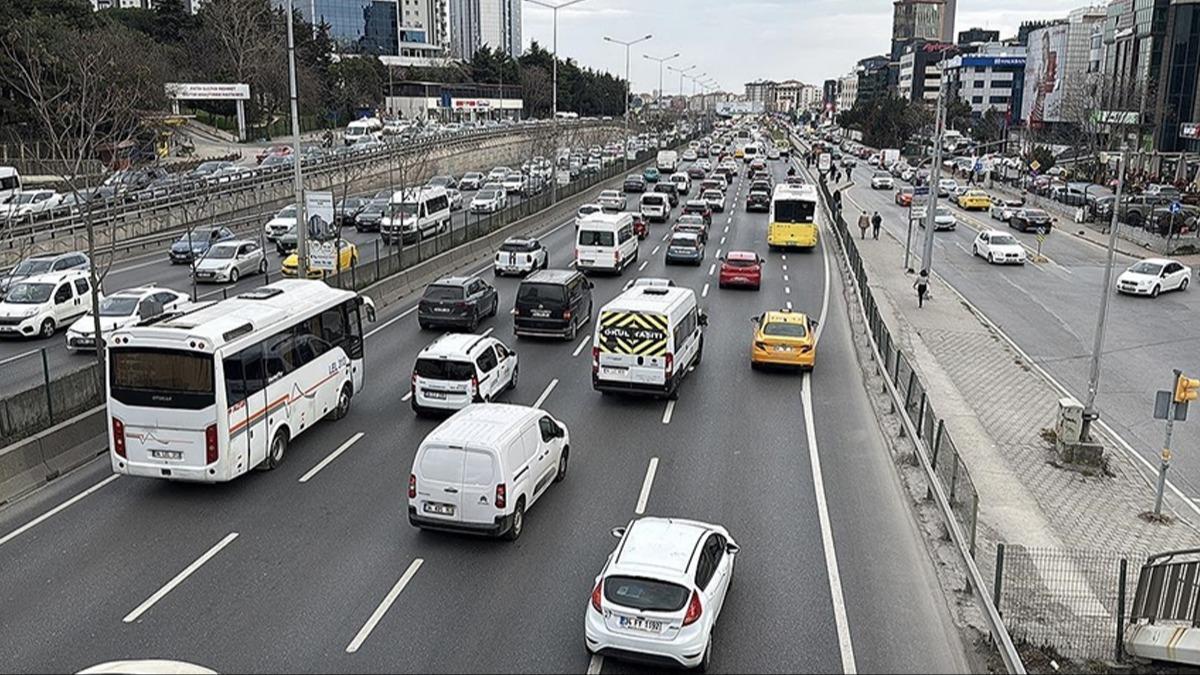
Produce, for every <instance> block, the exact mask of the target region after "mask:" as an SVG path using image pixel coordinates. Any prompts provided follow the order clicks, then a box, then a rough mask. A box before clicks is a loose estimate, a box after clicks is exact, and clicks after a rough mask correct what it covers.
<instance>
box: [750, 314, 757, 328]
mask: <svg viewBox="0 0 1200 675" xmlns="http://www.w3.org/2000/svg"><path fill="white" fill-rule="evenodd" d="M750 323H752V324H754V325H755V326H757V325H758V317H757V316H752V317H750Z"/></svg>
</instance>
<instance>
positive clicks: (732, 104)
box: [717, 101, 763, 117]
mask: <svg viewBox="0 0 1200 675" xmlns="http://www.w3.org/2000/svg"><path fill="white" fill-rule="evenodd" d="M762 111H763V102H762V101H721V102H720V103H717V114H718V115H721V116H723V117H733V116H734V115H759V114H761V113H762Z"/></svg>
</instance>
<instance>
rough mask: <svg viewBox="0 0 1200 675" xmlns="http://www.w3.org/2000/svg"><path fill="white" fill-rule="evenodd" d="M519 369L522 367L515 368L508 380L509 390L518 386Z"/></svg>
mask: <svg viewBox="0 0 1200 675" xmlns="http://www.w3.org/2000/svg"><path fill="white" fill-rule="evenodd" d="M519 370H520V367H514V368H513V374H512V377H511V378H509V380H508V390H509V391H512V390H513V389H516V388H517V371H519Z"/></svg>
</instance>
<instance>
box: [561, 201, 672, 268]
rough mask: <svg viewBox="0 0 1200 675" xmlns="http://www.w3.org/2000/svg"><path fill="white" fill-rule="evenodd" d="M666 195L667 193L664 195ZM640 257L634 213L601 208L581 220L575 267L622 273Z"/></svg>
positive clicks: (576, 244)
mask: <svg viewBox="0 0 1200 675" xmlns="http://www.w3.org/2000/svg"><path fill="white" fill-rule="evenodd" d="M664 197H665V195H664ZM637 259H638V239H637V235H636V234H635V233H634V231H633V214H632V213H628V212H622V213H604V212H603V211H599V212H596V213H592V214H590V215H588V216H585V217H584V218H583V219H582V220H580V221H579V230H578V231H577V232H576V233H575V269H577V270H579V271H580V272H584V273H587V272H592V271H602V272H614V273H616V274H620V273H622V272H623V271H625V268H626V267H628V266H629V265H631V264H632V263H633V262H634V261H636V260H637Z"/></svg>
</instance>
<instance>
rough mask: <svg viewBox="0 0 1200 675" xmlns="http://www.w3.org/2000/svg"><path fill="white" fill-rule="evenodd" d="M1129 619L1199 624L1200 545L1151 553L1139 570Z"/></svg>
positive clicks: (1193, 626)
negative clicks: (1198, 547)
mask: <svg viewBox="0 0 1200 675" xmlns="http://www.w3.org/2000/svg"><path fill="white" fill-rule="evenodd" d="M1177 558H1186V559H1184V560H1177ZM1129 619H1130V621H1133V622H1137V621H1140V620H1145V621H1147V622H1148V623H1154V622H1156V621H1178V622H1182V623H1189V624H1191V626H1192V628H1200V549H1187V550H1182V551H1170V552H1167V553H1159V554H1157V555H1152V556H1150V557H1149V559H1147V560H1146V563H1145V564H1144V565H1142V569H1141V572H1140V573H1139V574H1138V582H1137V591H1136V593H1135V594H1134V597H1133V609H1132V611H1131V612H1130V617H1129Z"/></svg>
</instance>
